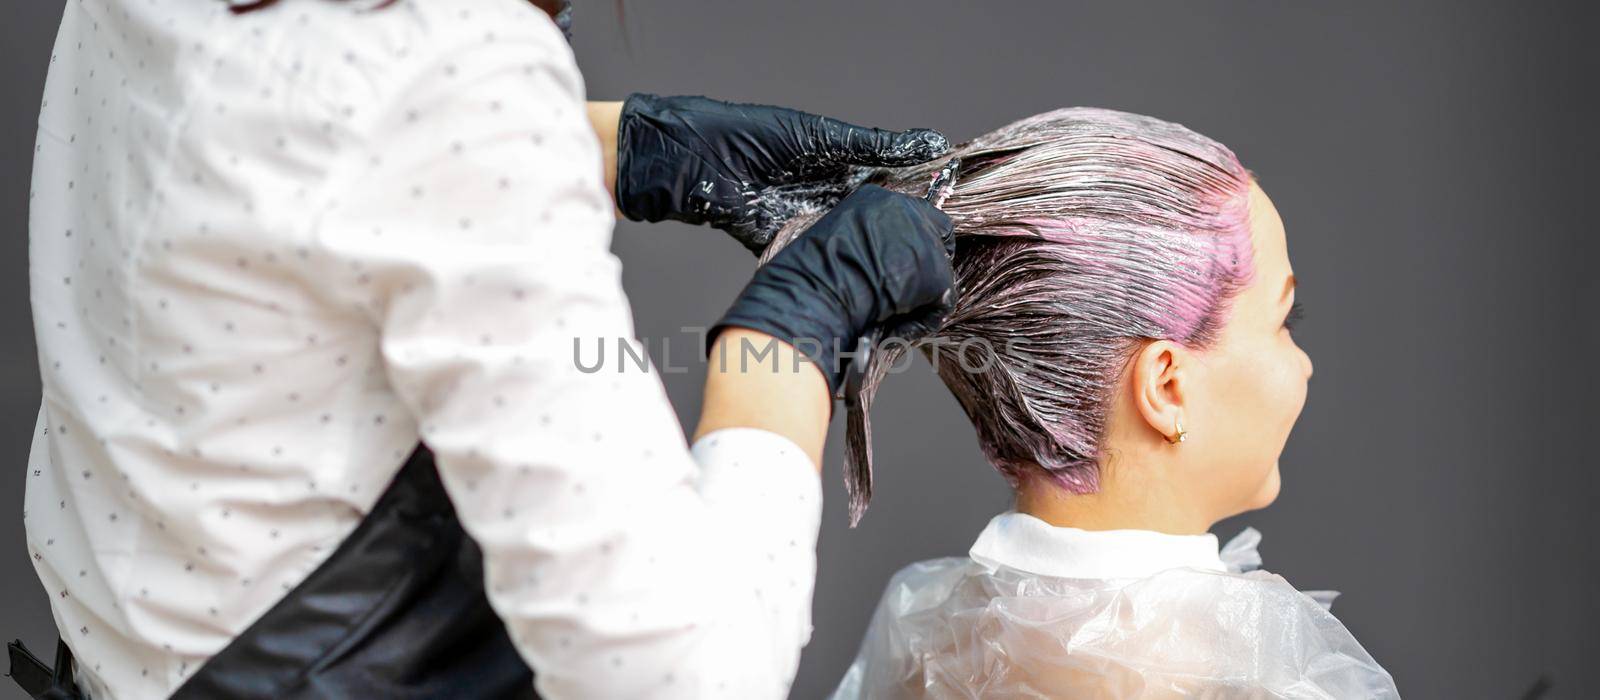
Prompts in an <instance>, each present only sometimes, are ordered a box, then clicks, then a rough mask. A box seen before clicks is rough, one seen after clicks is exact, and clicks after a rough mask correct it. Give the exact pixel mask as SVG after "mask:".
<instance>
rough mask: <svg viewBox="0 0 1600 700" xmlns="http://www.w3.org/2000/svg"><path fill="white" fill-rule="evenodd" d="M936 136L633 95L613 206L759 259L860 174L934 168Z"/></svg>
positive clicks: (941, 146)
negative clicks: (692, 228)
mask: <svg viewBox="0 0 1600 700" xmlns="http://www.w3.org/2000/svg"><path fill="white" fill-rule="evenodd" d="M948 150H950V142H949V141H948V140H946V139H945V137H944V136H943V135H942V134H940V133H939V132H937V131H933V130H930V129H912V130H910V131H886V130H883V129H869V128H865V127H860V126H855V125H853V124H847V123H845V122H842V121H839V120H837V119H829V118H827V117H820V116H817V115H815V114H807V113H805V112H798V111H795V110H792V109H784V108H781V107H768V106H765V105H745V104H732V103H728V102H719V101H717V100H711V99H707V98H704V97H658V96H656V95H646V94H633V95H629V96H628V99H627V101H626V102H625V103H623V106H622V116H621V121H620V123H619V125H618V127H617V206H618V208H619V209H621V210H622V214H623V215H624V216H626V217H628V218H629V219H632V220H634V221H661V220H663V219H673V220H676V221H684V222H688V223H691V224H706V225H709V226H713V227H716V228H719V229H722V230H724V231H727V232H728V233H729V234H731V235H732V236H733V237H734V238H735V239H737V240H738V241H739V242H740V243H743V244H744V246H745V247H746V248H749V249H750V250H751V251H753V252H755V253H756V254H758V255H759V254H760V253H761V251H762V249H764V248H766V246H767V242H768V241H770V240H772V235H773V233H775V232H776V231H777V230H778V228H779V227H780V226H782V224H783V222H784V221H787V220H788V219H789V218H790V217H792V216H793V215H794V214H795V213H796V212H797V211H799V210H801V209H803V208H809V207H816V208H818V209H823V208H827V207H829V206H832V205H833V204H834V203H836V202H837V201H838V200H839V198H841V197H843V196H844V195H845V194H846V193H847V192H849V191H850V190H851V189H852V188H853V187H854V186H856V185H857V184H859V182H856V181H853V180H852V176H855V175H860V174H864V173H865V172H866V171H865V170H863V168H893V167H902V166H907V165H915V164H917V163H923V162H926V161H929V160H932V159H934V158H936V157H938V156H940V155H942V154H944V153H945V152H946V151H948Z"/></svg>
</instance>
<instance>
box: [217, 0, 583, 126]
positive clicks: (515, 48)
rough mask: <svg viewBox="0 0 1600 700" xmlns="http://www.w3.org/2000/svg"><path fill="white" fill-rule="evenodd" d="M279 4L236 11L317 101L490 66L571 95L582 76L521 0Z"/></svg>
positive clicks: (561, 40)
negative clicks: (264, 35)
mask: <svg viewBox="0 0 1600 700" xmlns="http://www.w3.org/2000/svg"><path fill="white" fill-rule="evenodd" d="M359 4H360V3H331V2H314V3H292V4H291V3H281V4H278V5H274V6H272V7H270V8H268V9H267V10H264V11H261V12H256V13H249V14H246V15H243V16H241V17H240V18H239V19H240V21H242V22H245V23H252V24H255V25H257V26H258V27H259V29H260V30H261V31H264V32H266V33H267V34H268V35H276V36H275V37H274V38H275V41H272V42H270V43H271V44H275V46H271V47H270V48H269V50H270V51H271V52H272V53H273V54H274V55H275V57H276V58H277V59H278V60H277V61H275V62H276V63H281V64H283V65H287V66H291V67H292V68H294V69H295V70H294V72H295V75H294V76H293V78H294V83H295V86H296V88H297V89H298V90H299V91H301V94H303V95H304V96H305V97H306V98H308V99H309V100H311V101H315V102H335V103H338V102H342V101H348V100H351V99H352V98H357V97H359V98H360V99H362V100H363V101H365V102H367V103H368V104H371V103H373V102H380V103H391V104H392V103H393V102H395V101H399V100H404V99H405V98H406V96H407V95H411V94H415V93H418V92H422V93H428V92H434V91H443V90H449V89H451V86H452V85H457V84H461V83H464V82H466V80H457V78H462V79H470V78H472V77H474V76H484V75H489V74H501V75H519V76H525V77H526V78H527V79H529V80H530V82H543V83H544V84H543V85H542V86H538V87H541V88H542V89H543V90H544V91H550V90H556V91H560V92H567V93H572V94H575V95H577V96H578V97H579V98H580V99H581V96H582V92H583V85H582V78H581V75H580V74H579V72H578V67H577V63H576V61H575V59H574V58H573V55H572V51H571V48H570V47H569V46H568V45H567V42H566V38H565V37H564V36H563V35H562V34H561V31H560V30H559V29H558V28H557V27H556V26H555V23H554V22H553V21H552V20H551V19H550V17H549V16H548V15H546V14H545V13H544V12H543V11H542V10H540V9H538V8H537V7H535V6H534V5H533V4H532V3H529V2H526V1H525V0H451V2H428V1H424V0H397V1H396V2H394V3H393V4H392V5H388V6H385V7H382V8H376V9H374V8H366V9H358V8H356V7H353V6H354V5H359Z"/></svg>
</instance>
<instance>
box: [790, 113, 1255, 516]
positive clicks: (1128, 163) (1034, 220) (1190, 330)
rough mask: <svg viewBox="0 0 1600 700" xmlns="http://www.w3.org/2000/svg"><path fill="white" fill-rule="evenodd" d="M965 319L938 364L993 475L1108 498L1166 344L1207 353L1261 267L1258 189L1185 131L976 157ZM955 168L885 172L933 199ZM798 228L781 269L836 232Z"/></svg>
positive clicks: (1040, 122) (963, 179)
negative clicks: (1137, 396) (1118, 393)
mask: <svg viewBox="0 0 1600 700" xmlns="http://www.w3.org/2000/svg"><path fill="white" fill-rule="evenodd" d="M952 155H953V156H957V157H960V158H961V165H960V170H959V172H958V174H957V179H956V182H955V186H954V188H953V189H952V190H951V193H950V195H949V197H948V198H947V199H946V200H945V201H944V202H943V203H942V205H941V207H942V208H943V209H944V211H945V212H946V213H947V214H949V215H950V217H951V218H952V219H953V220H954V221H955V236H956V254H955V260H954V265H955V273H956V285H957V295H956V303H955V310H954V312H953V313H951V315H950V317H949V318H948V319H947V320H946V321H945V322H944V324H943V325H942V326H941V327H940V328H939V330H938V331H937V333H935V334H934V336H933V337H932V338H931V340H933V341H935V344H933V345H926V344H925V345H923V346H922V350H923V352H924V355H925V356H927V357H928V358H929V360H930V362H932V364H933V365H934V367H935V369H936V370H937V371H938V373H939V377H940V378H941V379H943V380H944V383H945V385H946V386H948V387H949V388H950V391H951V392H952V393H953V394H955V397H956V400H957V401H958V402H959V403H960V404H961V407H962V409H963V410H965V411H966V413H967V417H968V418H969V419H970V420H971V421H972V424H973V427H974V428H975V429H976V430H977V434H978V441H979V444H980V445H981V447H982V448H983V451H984V454H985V456H986V457H988V459H989V461H990V463H991V464H993V466H994V467H995V468H996V469H997V470H999V471H1000V473H1001V474H1002V475H1004V476H1005V477H1006V479H1007V480H1008V481H1010V482H1011V483H1012V485H1013V486H1016V485H1017V484H1018V483H1019V482H1020V481H1021V480H1022V479H1023V477H1024V476H1025V474H1026V473H1027V472H1028V471H1030V470H1038V471H1039V472H1042V474H1043V475H1044V476H1046V477H1048V478H1049V479H1051V480H1053V481H1054V482H1055V483H1056V484H1058V485H1060V486H1061V487H1062V488H1064V489H1066V490H1067V491H1070V492H1073V493H1089V492H1093V491H1094V490H1096V489H1097V488H1098V487H1099V468H1098V461H1097V458H1098V457H1099V455H1100V450H1101V446H1102V441H1103V439H1104V437H1105V430H1106V420H1107V414H1108V412H1109V408H1110V401H1111V397H1112V390H1113V389H1114V387H1115V386H1116V384H1117V382H1118V380H1119V378H1120V376H1121V373H1122V369H1123V368H1124V366H1125V365H1126V363H1127V360H1128V359H1129V358H1130V357H1131V356H1132V354H1133V353H1134V351H1135V350H1136V349H1137V348H1138V347H1140V346H1141V345H1142V344H1143V343H1145V342H1147V341H1150V340H1155V339H1168V340H1174V341H1177V342H1181V343H1183V344H1185V345H1188V346H1190V347H1194V348H1196V349H1204V348H1205V347H1207V346H1209V345H1210V344H1211V343H1212V342H1214V341H1215V339H1216V337H1217V335H1218V333H1219V331H1220V329H1221V327H1222V326H1223V324H1224V322H1225V321H1226V318H1227V312H1228V308H1229V306H1230V301H1231V299H1232V298H1233V297H1234V296H1235V295H1236V293H1237V292H1238V291H1239V290H1240V289H1242V288H1243V287H1244V286H1246V285H1247V284H1248V283H1249V281H1250V278H1251V277H1252V270H1253V269H1254V266H1253V263H1252V260H1251V253H1252V246H1251V238H1250V229H1249V222H1248V218H1249V217H1248V210H1247V202H1248V197H1249V183H1250V176H1249V173H1248V172H1247V171H1246V170H1245V169H1244V167H1243V166H1241V165H1240V164H1239V161H1238V159H1237V158H1236V157H1234V155H1233V153H1232V152H1230V151H1229V150H1228V149H1227V148H1226V147H1224V146H1222V145H1221V144H1219V143H1217V142H1215V141H1212V140H1211V139H1208V138H1206V137H1204V136H1201V135H1200V134H1197V133H1195V132H1193V131H1190V130H1188V129H1186V128H1184V127H1182V126H1180V125H1178V124H1173V123H1170V122H1164V121H1161V120H1159V119H1154V118H1151V117H1145V116H1140V115H1136V114H1128V113H1125V112H1116V111H1111V110H1105V109H1090V108H1073V109H1062V110H1057V111H1054V112H1049V113H1046V114H1041V115H1038V116H1035V117H1030V118H1027V119H1023V120H1021V121H1018V122H1016V123H1013V124H1010V125H1008V126H1005V127H1002V128H1001V129H999V130H997V131H994V132H991V133H988V134H984V135H983V136H980V137H978V138H976V139H974V140H972V141H971V142H970V143H966V144H963V145H961V146H958V147H957V148H956V149H955V151H954V153H953V154H952ZM944 162H945V159H940V160H939V161H935V162H933V163H928V164H925V165H920V166H915V167H911V168H904V169H898V170H884V171H877V172H873V173H870V174H868V175H866V176H865V181H869V182H876V183H878V184H882V185H884V186H885V187H888V188H889V189H892V190H897V191H900V192H904V193H907V194H914V195H917V196H921V195H923V194H925V193H926V191H927V188H928V183H929V180H930V178H931V177H932V175H933V173H934V172H936V171H937V170H938V169H939V168H940V167H941V166H942V165H943V164H944ZM822 213H823V212H821V211H817V210H815V209H813V210H810V211H803V212H800V213H798V214H796V215H795V216H794V217H793V218H792V219H790V220H789V221H788V222H787V223H785V224H784V226H783V228H782V229H781V230H780V231H779V232H778V233H777V234H776V236H775V237H774V239H773V242H772V244H771V245H769V246H768V248H767V250H766V252H765V253H764V255H763V259H762V260H763V262H765V261H766V260H767V259H770V257H771V256H772V255H773V254H775V253H776V252H777V251H778V250H779V249H780V248H782V247H783V246H784V245H786V244H787V243H788V242H789V241H791V240H793V239H794V238H795V237H796V236H798V235H800V234H801V233H803V232H804V230H805V228H806V227H807V226H809V225H810V224H811V222H813V221H815V220H816V219H817V217H819V216H821V214H822ZM907 349H908V348H906V347H905V346H904V345H903V344H892V343H891V344H885V346H884V347H882V348H880V350H879V351H877V352H874V353H873V354H872V356H871V360H870V361H869V362H868V367H867V373H866V381H865V382H863V385H862V387H861V389H860V392H859V395H857V396H854V397H851V398H852V399H853V401H852V403H851V408H850V411H849V416H848V425H847V444H846V466H845V486H846V490H847V491H848V492H849V495H850V521H851V524H852V525H854V524H855V523H856V522H857V521H858V520H859V519H860V517H861V514H862V512H863V511H864V510H865V509H866V506H867V502H868V501H869V500H870V499H871V497H872V450H871V439H872V428H871V423H870V422H869V421H868V412H869V411H870V409H871V406H872V399H873V396H874V394H875V393H876V391H877V387H878V384H879V383H880V382H881V381H882V380H883V377H884V376H885V374H886V373H887V372H888V370H889V368H890V366H892V365H893V364H894V363H895V362H896V361H897V360H898V359H900V358H901V357H902V356H903V355H904V353H905V351H906V350H907Z"/></svg>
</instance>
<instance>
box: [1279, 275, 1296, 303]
mask: <svg viewBox="0 0 1600 700" xmlns="http://www.w3.org/2000/svg"><path fill="white" fill-rule="evenodd" d="M1299 284H1300V281H1299V280H1297V279H1295V277H1294V275H1289V279H1286V280H1284V281H1283V296H1281V297H1278V299H1279V300H1280V301H1281V300H1283V299H1288V298H1289V291H1290V290H1292V289H1294V288H1295V287H1297V286H1299Z"/></svg>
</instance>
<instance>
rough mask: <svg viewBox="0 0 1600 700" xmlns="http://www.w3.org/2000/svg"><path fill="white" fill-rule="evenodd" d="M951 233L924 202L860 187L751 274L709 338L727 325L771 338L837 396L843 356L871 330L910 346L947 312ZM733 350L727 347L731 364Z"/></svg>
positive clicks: (947, 219)
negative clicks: (812, 366) (805, 360)
mask: <svg viewBox="0 0 1600 700" xmlns="http://www.w3.org/2000/svg"><path fill="white" fill-rule="evenodd" d="M951 229H952V224H951V221H950V217H948V216H946V215H945V214H944V212H942V211H939V209H938V208H937V207H935V206H934V205H933V204H931V203H930V202H928V201H927V200H925V199H918V198H916V197H911V196H908V195H903V194H899V193H896V192H890V191H889V190H886V189H883V188H882V187H878V186H876V185H867V186H864V187H862V188H861V189H859V190H856V191H855V192H854V193H852V194H851V195H850V196H848V197H846V198H845V199H844V200H843V201H841V202H839V205H838V206H836V207H834V209H833V210H832V211H829V212H828V213H827V214H825V215H823V217H822V218H820V219H818V220H817V222H816V223H815V224H813V225H812V226H811V228H809V229H807V230H806V232H805V233H803V234H801V235H800V237H799V238H797V239H795V240H794V242H792V243H790V244H789V245H788V246H787V247H785V248H784V249H783V250H781V251H778V254H777V255H775V256H773V257H772V260H771V261H769V262H768V263H767V264H766V265H763V266H761V268H759V269H757V270H756V273H755V276H754V277H752V278H751V280H750V284H749V285H747V286H746V287H745V289H744V292H742V293H741V294H740V295H739V298H738V299H736V300H734V302H733V307H732V308H730V309H728V313H727V314H726V315H724V316H723V317H722V320H721V321H718V322H717V325H716V326H715V327H714V328H713V329H712V332H711V333H710V334H709V335H708V336H707V338H708V340H714V339H715V338H716V336H717V333H718V331H720V330H721V329H723V328H726V327H728V326H739V327H742V328H750V329H753V330H758V331H761V332H763V333H766V334H768V335H771V336H773V337H775V338H777V339H779V340H782V341H784V342H787V343H789V344H790V345H793V346H794V347H795V349H797V350H799V351H800V352H802V353H804V354H805V355H806V356H807V357H809V358H810V359H811V360H812V361H813V362H815V363H816V364H817V367H819V368H821V370H822V374H823V375H824V376H825V377H827V379H828V390H829V392H830V393H837V392H838V389H839V386H840V382H841V381H842V378H843V375H844V372H845V370H846V369H847V367H848V364H847V363H846V362H841V361H840V360H841V358H840V352H841V351H845V352H854V350H855V348H856V347H857V342H858V341H859V340H860V339H861V338H862V337H863V336H864V335H866V334H867V333H868V332H869V331H875V330H885V329H886V330H887V331H888V333H889V335H892V336H894V337H898V338H903V339H905V340H907V341H911V342H915V341H916V340H918V339H920V338H922V337H923V336H926V335H927V334H929V333H931V332H933V331H934V330H936V329H937V328H938V326H939V324H940V323H941V322H942V321H943V320H944V318H945V316H947V315H948V314H949V313H950V307H951V303H952V300H953V297H954V295H953V294H951V286H952V284H953V281H954V274H953V273H952V272H951V269H950V256H951V255H952V254H953V253H954V252H955V238H954V237H953V236H952V233H951ZM756 350H757V351H762V350H764V348H756ZM738 352H740V349H739V348H729V349H728V358H727V362H729V364H730V366H737V365H734V364H732V363H734V362H737V361H738V360H739V357H738V355H737V354H736V353H738ZM711 361H712V362H718V361H720V360H719V358H715V357H713V358H711ZM851 361H853V359H852V360H851Z"/></svg>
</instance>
